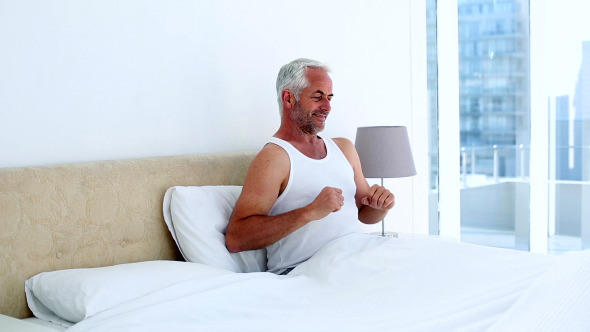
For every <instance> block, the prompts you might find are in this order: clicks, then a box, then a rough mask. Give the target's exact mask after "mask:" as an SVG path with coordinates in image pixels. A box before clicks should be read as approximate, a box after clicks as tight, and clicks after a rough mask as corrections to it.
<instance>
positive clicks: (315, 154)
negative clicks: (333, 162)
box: [274, 130, 327, 159]
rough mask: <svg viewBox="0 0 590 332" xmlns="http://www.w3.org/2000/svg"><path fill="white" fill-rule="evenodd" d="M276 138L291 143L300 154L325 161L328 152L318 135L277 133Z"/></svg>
mask: <svg viewBox="0 0 590 332" xmlns="http://www.w3.org/2000/svg"><path fill="white" fill-rule="evenodd" d="M274 137H276V138H280V139H282V140H283V141H287V142H289V143H291V145H293V146H294V147H295V148H296V149H297V150H299V152H301V153H303V154H304V155H306V156H308V157H309V158H312V159H323V158H324V157H326V154H327V150H326V145H325V144H324V141H323V140H322V139H321V138H320V137H319V136H318V135H317V134H304V133H289V132H286V131H281V130H279V131H277V132H276V134H274Z"/></svg>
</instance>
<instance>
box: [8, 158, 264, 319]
mask: <svg viewBox="0 0 590 332" xmlns="http://www.w3.org/2000/svg"><path fill="white" fill-rule="evenodd" d="M255 154H256V152H254V151H248V152H235V153H221V154H203V155H187V156H175V157H159V158H143V159H135V160H122V161H105V162H92V163H77V164H69V165H59V166H48V167H22V168H5V169H0V313H2V314H5V315H9V316H13V317H17V318H25V317H30V316H31V312H30V311H29V309H28V307H27V304H26V300H25V292H24V282H25V280H26V279H28V278H30V277H32V276H33V275H35V274H37V273H39V272H44V271H54V270H61V269H70V268H84V267H100V266H108V265H113V264H120V263H129V262H138V261H147V260H160V259H164V260H179V259H182V258H181V256H180V254H179V252H178V251H177V249H176V246H175V244H174V241H173V240H172V237H171V236H170V234H169V232H168V229H167V228H166V225H165V223H164V220H163V215H162V199H163V197H164V193H165V192H166V189H168V188H169V187H172V186H177V185H182V186H188V185H230V184H233V185H241V184H243V180H244V176H245V174H246V171H247V168H248V166H249V165H250V162H251V161H252V159H253V158H254V156H255Z"/></svg>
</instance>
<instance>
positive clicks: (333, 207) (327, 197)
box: [309, 187, 344, 220]
mask: <svg viewBox="0 0 590 332" xmlns="http://www.w3.org/2000/svg"><path fill="white" fill-rule="evenodd" d="M343 205H344V196H343V195H342V190H341V189H338V188H333V187H325V188H324V189H322V191H320V193H319V194H318V196H317V197H316V198H315V199H314V200H313V202H311V203H310V204H309V207H310V209H311V211H312V219H313V220H318V219H322V218H324V217H325V216H327V215H329V214H330V213H332V212H336V211H339V210H340V209H341V208H342V206H343Z"/></svg>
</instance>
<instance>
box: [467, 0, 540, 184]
mask: <svg viewBox="0 0 590 332" xmlns="http://www.w3.org/2000/svg"><path fill="white" fill-rule="evenodd" d="M458 11H459V12H458V15H459V82H460V83H459V84H460V87H459V91H460V95H459V98H460V101H459V105H460V126H461V146H462V148H465V149H466V150H467V151H471V152H472V153H468V154H466V156H467V158H469V160H468V161H467V163H468V164H474V165H473V166H472V167H470V168H471V169H472V170H473V171H475V173H478V174H487V175H492V174H493V172H494V167H496V168H497V171H498V172H499V174H498V175H499V176H508V177H512V176H517V175H519V174H517V173H518V170H517V167H516V165H520V161H519V159H520V158H521V156H522V154H521V153H519V149H518V147H520V145H522V146H523V147H525V148H526V147H527V146H528V145H529V142H530V117H529V114H530V107H529V105H530V103H529V99H530V98H529V76H530V75H529V60H528V59H529V32H528V27H529V24H528V1H522V0H459V8H458ZM494 146H496V149H497V150H498V151H497V152H496V153H497V156H498V160H497V164H496V165H494V160H493V158H494V157H493V155H494V151H493V149H494V148H493V147H494Z"/></svg>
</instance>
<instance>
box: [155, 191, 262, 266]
mask: <svg viewBox="0 0 590 332" xmlns="http://www.w3.org/2000/svg"><path fill="white" fill-rule="evenodd" d="M241 191H242V187H241V186H192V187H180V186H177V187H172V188H170V189H168V190H167V191H166V194H165V195H164V220H165V221H166V225H168V229H169V230H170V233H171V234H172V237H173V238H174V241H176V245H177V246H178V248H179V249H180V252H181V253H182V256H183V257H184V259H185V260H187V261H189V262H196V263H203V264H207V265H212V266H217V267H219V268H222V269H226V270H230V271H234V272H263V271H266V270H267V268H266V249H259V250H251V251H243V252H240V253H230V252H229V251H228V250H227V248H226V246H225V231H226V229H227V224H228V223H229V218H230V217H231V214H232V212H233V209H234V205H235V204H236V201H237V200H238V197H239V196H240V193H241Z"/></svg>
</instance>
